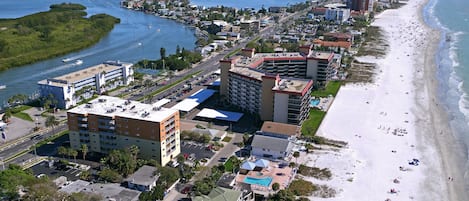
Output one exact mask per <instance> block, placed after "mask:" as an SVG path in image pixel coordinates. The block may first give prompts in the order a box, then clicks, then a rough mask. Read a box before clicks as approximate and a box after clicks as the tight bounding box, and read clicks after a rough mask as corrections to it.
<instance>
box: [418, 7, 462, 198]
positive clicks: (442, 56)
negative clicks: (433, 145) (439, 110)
mask: <svg viewBox="0 0 469 201" xmlns="http://www.w3.org/2000/svg"><path fill="white" fill-rule="evenodd" d="M423 12H424V13H423V14H424V19H425V21H426V23H427V24H429V25H430V26H432V27H433V28H436V29H438V30H440V31H441V40H440V41H439V48H438V51H437V53H436V55H435V61H436V64H437V66H438V69H437V74H436V75H435V76H436V78H437V79H438V81H439V86H438V98H439V101H441V104H442V105H443V107H445V109H446V111H447V112H448V117H449V120H450V125H451V128H452V130H453V133H454V135H455V137H456V139H457V141H458V142H459V143H460V146H461V148H462V149H461V150H462V152H463V153H459V154H461V156H462V158H461V159H460V160H461V161H460V162H461V164H462V166H463V170H464V171H465V172H464V180H465V181H466V189H467V186H468V183H469V158H468V152H469V46H468V44H469V1H467V0H430V1H429V2H428V4H427V5H426V7H425V8H424V11H423Z"/></svg>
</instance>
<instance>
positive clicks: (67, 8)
mask: <svg viewBox="0 0 469 201" xmlns="http://www.w3.org/2000/svg"><path fill="white" fill-rule="evenodd" d="M85 9H86V7H85V6H83V5H80V4H72V3H62V4H54V5H51V6H50V10H49V11H46V12H40V13H35V14H32V15H27V16H24V17H21V18H16V19H0V71H4V70H7V69H9V68H12V67H17V66H22V65H25V64H30V63H34V62H37V61H41V60H45V59H49V58H53V57H57V56H60V55H64V54H67V53H70V52H74V51H78V50H81V49H84V48H86V47H89V46H91V45H93V44H96V43H97V42H98V41H99V40H100V39H101V38H103V37H104V36H106V35H107V34H108V33H109V32H110V31H111V30H112V29H113V28H114V25H115V24H116V23H120V19H119V18H115V17H113V16H110V15H107V14H96V15H93V16H91V17H89V18H85V16H86V15H87V13H86V12H85Z"/></svg>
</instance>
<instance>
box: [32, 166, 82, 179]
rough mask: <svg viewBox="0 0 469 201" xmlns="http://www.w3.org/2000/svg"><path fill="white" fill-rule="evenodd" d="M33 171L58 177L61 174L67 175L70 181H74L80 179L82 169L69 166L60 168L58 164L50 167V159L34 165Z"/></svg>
mask: <svg viewBox="0 0 469 201" xmlns="http://www.w3.org/2000/svg"><path fill="white" fill-rule="evenodd" d="M30 169H31V171H33V174H34V175H36V176H37V175H40V174H44V175H47V177H49V178H52V179H54V178H57V177H60V176H65V177H67V180H69V181H74V180H77V179H79V177H80V175H79V174H80V172H81V170H78V169H74V168H68V167H63V168H59V167H56V166H52V167H49V162H48V161H43V162H41V163H39V164H37V165H35V166H33V167H31V168H30Z"/></svg>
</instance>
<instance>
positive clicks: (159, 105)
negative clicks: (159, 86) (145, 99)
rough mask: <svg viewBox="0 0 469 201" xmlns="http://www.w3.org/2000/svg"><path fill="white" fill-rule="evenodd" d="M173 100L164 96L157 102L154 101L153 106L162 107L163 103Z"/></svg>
mask: <svg viewBox="0 0 469 201" xmlns="http://www.w3.org/2000/svg"><path fill="white" fill-rule="evenodd" d="M169 102H171V100H169V99H167V98H163V99H161V100H159V101H157V102H156V103H153V107H162V106H163V105H166V104H167V103H169Z"/></svg>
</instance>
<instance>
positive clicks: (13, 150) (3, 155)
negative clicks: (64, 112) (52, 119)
mask: <svg viewBox="0 0 469 201" xmlns="http://www.w3.org/2000/svg"><path fill="white" fill-rule="evenodd" d="M67 128H68V127H67V125H66V124H61V125H59V126H57V127H55V128H54V129H47V130H45V131H44V132H42V133H38V135H41V136H42V139H41V140H39V139H37V140H34V139H31V138H30V137H29V136H26V137H24V139H21V140H20V141H19V142H18V143H17V144H16V145H14V146H9V147H8V148H5V149H3V150H2V151H0V161H3V160H7V159H9V158H11V157H13V156H15V155H16V154H18V153H21V152H23V151H24V150H29V148H30V147H32V146H33V145H35V144H37V143H38V142H40V141H42V140H45V139H46V138H48V137H50V136H52V135H54V134H57V133H60V132H62V131H65V130H67ZM34 157H36V156H35V155H34V154H30V153H28V154H25V155H22V156H19V157H17V158H14V159H13V160H10V161H8V162H6V163H5V164H6V165H8V164H11V163H14V164H21V163H22V162H24V161H28V160H30V159H33V158H34ZM0 163H1V162H0Z"/></svg>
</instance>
